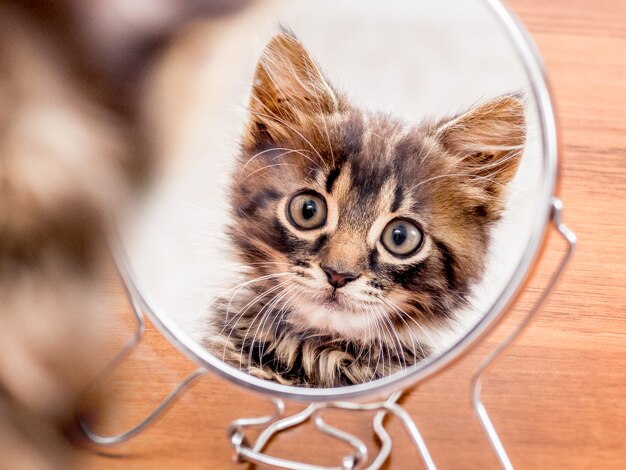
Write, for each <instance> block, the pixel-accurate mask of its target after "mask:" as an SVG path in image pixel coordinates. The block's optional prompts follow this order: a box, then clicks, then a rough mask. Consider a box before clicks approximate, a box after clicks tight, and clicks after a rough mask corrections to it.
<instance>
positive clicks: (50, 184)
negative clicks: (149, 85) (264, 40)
mask: <svg viewBox="0 0 626 470" xmlns="http://www.w3.org/2000/svg"><path fill="white" fill-rule="evenodd" d="M245 3H247V2H246V1H237V2H223V1H203V0H189V1H178V0H158V1H155V2H154V3H153V5H152V6H151V7H150V8H147V9H146V8H143V9H142V8H125V7H127V6H128V5H129V3H128V2H124V1H108V0H106V1H95V2H82V1H78V0H76V1H74V0H63V1H59V2H47V1H40V0H25V1H20V2H10V1H0V449H1V451H0V467H1V468H10V469H22V468H24V469H26V468H28V469H30V468H37V469H45V468H72V467H73V466H75V465H77V460H76V457H77V455H76V454H77V453H76V452H75V451H73V449H72V447H71V445H70V439H69V435H70V434H72V433H73V432H74V430H75V419H76V416H77V413H78V412H79V408H80V405H81V394H82V392H83V391H84V390H85V388H86V386H87V385H88V383H89V382H90V380H92V379H93V378H94V376H95V374H96V373H97V372H98V371H97V370H95V369H96V365H102V363H101V361H98V360H97V358H98V353H99V352H100V348H101V347H102V344H103V342H104V340H105V338H102V331H103V330H102V322H103V319H104V318H105V314H106V313H109V312H106V311H105V309H106V305H107V303H106V295H105V292H104V289H103V285H102V282H101V277H102V276H101V271H102V264H101V263H100V262H99V260H100V259H101V258H102V256H103V254H105V253H106V248H107V243H106V233H107V228H106V222H105V221H106V219H107V216H108V213H109V212H110V211H113V210H115V209H117V208H119V207H120V206H121V205H122V204H123V203H124V202H128V200H129V199H128V196H129V194H131V193H135V192H136V189H137V187H136V186H137V185H138V183H139V182H140V181H144V180H145V178H141V177H142V176H144V175H146V174H149V173H150V170H152V169H153V168H154V167H155V166H156V165H157V164H156V162H154V160H151V159H150V158H147V156H148V148H149V144H150V138H151V136H149V135H146V133H145V131H146V126H145V123H144V122H143V117H142V113H141V108H142V102H141V101H142V94H141V91H142V90H143V87H144V84H145V82H146V80H147V79H148V78H149V76H150V73H151V72H152V68H153V67H154V64H155V62H156V61H157V59H158V58H159V56H160V54H161V52H162V50H163V48H165V46H166V45H167V44H168V43H169V42H170V41H171V39H172V36H173V35H174V34H175V33H176V32H177V31H178V29H180V27H181V25H182V24H184V23H185V22H186V21H187V20H189V19H190V18H197V17H198V15H210V14H223V13H225V12H230V11H234V10H236V9H237V8H238V7H240V6H242V5H243V4H245ZM131 187H132V190H131Z"/></svg>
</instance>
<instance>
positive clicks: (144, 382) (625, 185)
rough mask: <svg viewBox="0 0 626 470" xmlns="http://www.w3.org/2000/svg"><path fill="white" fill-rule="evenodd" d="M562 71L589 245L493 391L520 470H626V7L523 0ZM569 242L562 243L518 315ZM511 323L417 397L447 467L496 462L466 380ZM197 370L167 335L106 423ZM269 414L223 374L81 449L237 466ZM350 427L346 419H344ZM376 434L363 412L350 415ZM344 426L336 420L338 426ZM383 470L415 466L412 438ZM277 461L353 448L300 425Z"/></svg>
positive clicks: (564, 111)
mask: <svg viewBox="0 0 626 470" xmlns="http://www.w3.org/2000/svg"><path fill="white" fill-rule="evenodd" d="M510 3H511V6H512V7H513V9H514V10H515V11H516V12H517V13H518V14H519V15H520V16H521V18H522V19H523V20H524V22H525V23H526V25H527V27H528V28H529V29H530V31H531V33H532V34H533V37H534V39H535V41H536V42H537V44H538V46H539V48H540V50H541V52H542V53H543V56H544V58H545V61H546V63H547V67H548V70H549V73H550V77H551V81H552V85H553V88H554V91H555V94H556V99H557V105H558V110H559V114H560V121H561V128H562V149H563V155H562V156H563V162H562V185H561V195H562V199H563V201H564V203H565V208H566V211H565V219H566V221H567V223H568V224H569V225H570V226H571V227H572V228H573V229H574V230H575V231H576V232H577V234H578V236H579V242H580V246H579V251H578V253H577V255H576V257H575V260H574V262H573V263H572V265H571V266H570V268H569V270H568V272H567V274H566V276H565V278H564V279H563V281H562V282H561V284H560V285H559V287H558V289H557V291H556V292H555V293H554V294H553V295H552V296H551V298H550V299H549V302H548V303H547V305H546V306H545V308H544V309H543V310H542V312H541V314H540V315H539V316H538V318H537V319H536V320H535V322H534V323H533V324H532V325H531V326H530V328H529V329H528V331H527V332H526V333H525V335H524V336H523V337H522V338H521V340H520V341H519V342H518V343H517V344H516V345H515V347H514V348H512V349H511V350H510V351H509V352H508V354H507V355H506V357H504V358H503V359H502V360H501V361H500V362H499V363H498V364H497V366H496V367H495V368H494V370H493V371H492V372H491V373H490V374H489V378H488V380H487V382H486V384H485V387H484V398H485V401H486V403H487V405H488V409H489V410H490V412H491V414H492V416H493V420H494V423H495V425H496V426H497V428H498V430H499V431H500V433H501V437H502V440H503V442H504V444H505V445H506V447H507V449H508V451H509V453H510V457H511V460H512V461H513V463H514V464H515V466H516V467H517V468H529V469H530V468H532V469H535V468H541V469H557V468H564V469H575V468H602V469H611V468H615V469H618V468H619V469H623V468H626V315H625V313H626V222H625V221H626V2H624V0H599V1H595V2H591V1H589V0H549V1H539V0H512V1H511V2H510ZM563 248H564V245H563V243H562V242H561V240H559V239H558V238H557V237H552V239H551V241H550V246H549V250H548V252H547V256H546V257H545V259H544V261H543V262H542V265H541V266H540V268H539V270H538V273H537V276H536V278H535V280H534V282H533V283H532V284H531V287H530V289H529V291H528V294H527V295H525V296H524V297H523V298H522V299H521V300H520V302H519V304H518V305H517V307H516V309H515V312H514V315H513V317H512V318H511V320H514V319H515V318H519V316H518V315H519V313H520V312H523V311H525V309H526V308H527V307H528V305H529V303H530V302H531V301H532V299H533V298H534V297H535V296H536V295H537V293H538V291H539V288H540V286H542V285H544V284H545V282H546V279H547V277H548V276H549V274H550V272H551V270H552V269H553V268H554V266H555V265H556V263H557V261H558V259H559V256H560V255H561V253H562V250H563ZM511 324H512V323H511V321H507V322H505V324H503V325H502V326H501V327H499V329H498V330H497V331H496V332H495V333H494V335H492V337H491V338H490V341H488V344H486V345H482V346H481V347H479V348H478V349H477V350H476V351H475V352H474V353H472V354H471V355H470V356H469V357H467V358H466V359H464V360H463V361H462V362H460V363H459V364H458V365H457V366H456V367H454V368H453V369H451V370H449V371H446V372H445V373H444V374H442V375H440V376H438V377H436V378H435V379H433V380H432V381H429V382H427V383H425V384H424V385H423V386H421V387H420V388H419V389H418V390H413V391H412V392H410V393H409V394H408V396H407V397H406V398H405V400H404V405H405V407H406V408H407V409H408V410H409V411H410V413H411V414H412V416H413V417H414V418H415V420H416V422H417V423H418V424H419V426H420V428H421V430H422V432H423V435H424V437H425V439H426V441H427V442H428V444H429V446H430V449H431V452H432V454H433V458H434V460H435V461H436V463H437V464H438V466H439V467H440V468H442V469H464V468H470V469H474V468H479V469H483V468H497V461H496V460H495V458H494V457H493V455H492V453H491V452H490V448H489V445H488V443H487V441H486V440H485V438H484V436H483V434H482V432H481V429H480V426H479V425H478V423H477V422H476V420H475V419H474V415H473V412H472V410H471V408H470V405H469V398H468V397H469V393H468V378H469V376H470V373H471V371H472V369H473V367H474V366H475V364H476V363H477V361H478V360H479V359H480V357H481V356H482V355H484V353H485V351H486V350H487V349H488V348H489V346H490V345H493V344H494V341H495V340H496V339H497V338H500V337H502V335H503V334H504V333H506V331H508V330H509V329H510V326H511ZM192 369H193V365H192V364H190V363H189V362H188V361H186V360H185V359H183V358H182V357H181V356H180V354H179V353H178V352H176V351H175V350H174V349H173V348H172V347H171V346H169V345H168V344H167V343H166V341H165V340H163V339H162V338H161V337H160V336H159V335H158V334H156V333H155V332H154V331H152V330H150V329H149V330H148V333H147V342H146V344H144V345H143V346H142V347H141V348H140V350H139V351H138V352H137V353H136V354H134V355H133V356H132V357H131V358H130V360H128V361H126V362H125V363H124V366H123V368H122V370H121V371H120V372H119V374H118V375H117V376H116V380H117V384H118V386H117V387H115V388H116V390H119V394H117V395H116V398H115V399H112V402H111V406H110V410H108V413H107V419H106V423H105V424H104V428H103V429H106V430H107V431H115V430H120V429H122V428H123V427H124V426H127V425H129V424H131V423H133V422H136V421H138V420H139V419H140V418H141V417H142V416H143V415H144V413H146V412H147V411H148V410H149V409H150V408H151V407H152V406H153V405H154V404H155V403H156V402H157V401H158V400H159V399H160V398H161V397H163V396H164V395H165V394H166V393H167V391H168V390H169V389H170V388H171V386H172V385H173V384H174V383H175V382H176V381H177V380H178V379H179V378H181V377H182V376H183V375H184V374H185V373H186V372H188V371H191V370H192ZM268 409H269V407H268V406H267V405H266V404H265V403H264V402H263V401H262V400H260V399H259V398H257V397H254V396H252V395H249V394H247V393H244V392H243V391H241V390H239V389H237V388H235V387H234V386H232V385H230V384H228V383H225V382H223V381H222V380H220V379H217V378H206V379H204V380H202V381H201V382H199V383H198V384H197V385H196V386H195V387H194V388H193V389H192V390H191V391H190V393H188V394H187V395H185V396H184V397H183V398H182V399H181V401H180V402H179V403H178V405H177V407H176V409H175V410H174V411H173V412H172V413H170V414H169V415H167V416H166V417H164V418H163V419H162V420H160V421H159V422H158V423H157V424H156V425H155V426H154V427H152V428H151V429H150V430H149V431H148V432H146V433H145V434H142V435H140V436H139V437H137V438H136V439H134V440H132V441H130V442H129V443H128V444H126V445H123V446H121V447H120V448H116V449H115V450H114V451H111V452H110V453H108V454H94V453H91V452H85V466H86V467H93V468H98V469H112V468H124V469H144V468H150V469H152V468H164V469H178V468H185V469H195V468H198V469H199V468H217V469H221V468H225V469H228V468H241V467H242V466H241V465H239V464H235V463H233V462H232V461H231V451H230V447H229V445H228V444H227V441H226V437H225V429H226V426H227V424H228V423H229V422H230V421H231V420H232V419H235V418H237V417H241V416H255V415H259V414H261V413H263V412H264V411H267V410H268ZM335 419H338V418H335ZM341 419H342V420H343V423H344V426H345V427H346V429H348V430H354V431H355V432H357V433H358V434H359V435H362V436H364V437H365V438H368V437H369V436H370V435H371V430H370V427H369V426H370V424H369V421H368V419H367V417H364V416H361V417H359V418H356V417H354V416H342V417H341ZM331 422H332V420H331ZM389 428H390V430H391V432H392V434H393V435H394V439H395V440H394V442H395V448H394V452H393V456H392V458H391V460H390V463H389V465H388V467H387V468H390V469H403V468H419V467H420V463H419V461H418V458H417V454H416V453H415V451H414V450H413V449H412V447H411V445H410V444H409V442H408V440H407V438H406V437H405V436H404V435H403V433H402V429H401V428H400V426H399V425H398V423H395V422H393V420H392V421H390V423H389ZM270 450H271V451H272V452H274V453H275V454H277V455H282V456H286V457H291V458H304V459H306V460H308V461H311V462H315V463H319V464H326V465H333V464H334V465H336V464H337V463H338V462H339V458H340V456H341V455H343V452H345V451H346V450H347V448H345V447H342V446H340V445H338V444H335V443H332V442H330V441H329V440H328V439H325V438H323V437H321V436H320V435H318V434H316V433H314V432H311V429H310V428H301V429H298V430H296V431H294V432H292V433H290V434H288V435H286V436H284V437H283V438H281V439H279V440H277V441H276V442H274V443H273V444H272V446H271V447H270Z"/></svg>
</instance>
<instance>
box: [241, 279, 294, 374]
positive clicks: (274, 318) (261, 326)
mask: <svg viewBox="0 0 626 470" xmlns="http://www.w3.org/2000/svg"><path fill="white" fill-rule="evenodd" d="M297 288H298V286H294V285H291V286H289V287H288V288H287V289H285V290H283V294H284V295H283V296H282V297H281V298H279V299H278V300H277V301H276V302H275V303H274V305H273V306H272V309H271V310H268V313H269V315H266V316H265V320H263V321H262V322H260V323H259V327H258V328H257V331H256V332H255V334H254V336H255V338H256V336H257V334H258V333H259V332H263V330H265V331H271V329H272V325H273V324H274V322H275V321H276V318H277V317H278V315H280V312H281V310H282V309H279V310H278V311H275V307H276V306H277V305H278V304H279V303H280V301H281V300H282V299H283V298H284V297H285V296H286V295H287V294H289V293H291V292H293V291H294V290H296V289H297ZM294 295H295V294H294ZM292 297H293V296H292ZM272 314H273V315H272ZM270 315H271V316H273V318H272V321H271V323H270V324H269V326H268V327H267V328H265V323H266V321H267V318H269V317H270ZM265 343H266V342H264V343H263V346H262V349H261V353H260V354H259V367H261V368H262V367H263V356H264V355H265ZM252 344H254V339H253V340H252ZM251 357H252V353H251V354H250V358H251ZM250 358H249V359H248V362H250Z"/></svg>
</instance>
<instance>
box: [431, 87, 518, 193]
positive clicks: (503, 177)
mask: <svg viewBox="0 0 626 470" xmlns="http://www.w3.org/2000/svg"><path fill="white" fill-rule="evenodd" d="M434 136H435V137H436V138H437V140H438V141H439V142H440V143H441V144H442V145H443V146H444V147H445V148H446V149H447V150H448V151H449V152H450V153H451V154H452V155H454V156H455V157H456V158H458V160H459V161H458V168H459V170H460V171H464V172H467V173H468V174H469V175H476V176H477V177H478V178H477V180H480V179H482V181H483V183H482V185H483V186H489V182H490V180H491V181H492V182H494V183H495V184H493V185H492V186H493V187H492V192H495V194H499V193H500V192H501V189H502V185H505V184H507V183H509V182H510V181H511V180H512V179H513V177H514V176H515V172H516V171H517V167H518V166H519V162H520V159H521V156H522V152H523V151H524V144H525V141H526V118H525V113H524V103H523V101H522V98H521V96H520V95H504V96H501V97H499V98H495V99H493V100H491V101H488V102H486V103H484V104H482V105H480V106H477V107H475V108H473V109H471V110H470V111H468V112H466V113H464V114H462V115H460V116H457V117H455V118H452V119H448V120H446V121H444V122H441V123H439V124H438V125H437V126H436V127H435V129H434ZM477 182H478V183H479V184H480V181H477Z"/></svg>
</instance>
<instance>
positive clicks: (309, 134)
mask: <svg viewBox="0 0 626 470" xmlns="http://www.w3.org/2000/svg"><path fill="white" fill-rule="evenodd" d="M525 138H526V124H525V117H524V106H523V103H522V101H521V99H520V98H519V97H518V96H516V95H505V96H502V97H499V98H496V99H493V100H491V101H488V102H486V103H484V104H481V105H480V106H477V107H475V108H473V109H471V110H469V111H467V112H465V113H462V114H459V115H457V116H453V117H449V118H445V119H440V120H436V121H428V122H422V123H421V124H419V125H412V124H407V123H405V122H402V121H401V120H399V119H396V118H394V117H392V116H388V115H385V114H381V113H372V112H368V111H363V110H361V109H359V108H357V107H356V106H354V105H353V104H352V103H351V102H350V101H348V99H347V98H346V97H345V96H343V95H342V94H340V93H339V92H337V91H336V90H335V89H334V88H333V87H332V86H331V85H330V84H329V83H328V81H327V80H326V78H325V77H324V76H323V74H322V72H321V71H320V69H319V67H318V65H317V64H316V63H315V62H314V61H313V59H312V58H311V56H310V55H309V54H308V52H307V51H306V50H305V48H304V47H303V45H302V44H301V43H300V42H299V41H298V40H297V39H296V38H295V37H294V36H293V35H292V34H291V33H289V32H288V31H281V32H280V33H279V34H278V35H276V36H275V37H274V38H273V39H272V40H271V41H270V42H269V44H268V45H267V46H266V48H265V50H264V52H263V53H262V56H261V58H260V60H259V62H258V64H257V66H256V70H255V75H254V79H253V84H252V92H251V98H250V103H249V122H248V125H247V128H246V131H245V135H244V136H243V141H242V146H241V153H240V155H239V158H238V161H237V169H236V170H235V172H234V175H233V180H232V185H231V188H230V202H231V206H232V223H231V225H230V230H229V237H230V240H231V242H232V245H233V246H234V248H235V251H236V254H237V257H238V259H239V261H240V262H241V263H242V264H243V265H244V266H245V267H246V268H247V276H246V278H245V279H244V282H243V283H242V284H240V285H239V286H237V287H235V288H233V289H231V290H230V291H228V292H226V293H225V294H224V295H223V296H222V298H220V299H219V300H218V301H217V302H215V303H214V304H213V305H212V306H211V309H212V310H213V312H212V314H211V320H210V323H211V324H210V335H209V337H208V338H207V339H206V342H205V343H206V346H207V347H209V348H210V349H211V350H212V351H213V352H214V353H215V354H216V355H218V356H221V357H223V358H224V360H225V361H226V362H228V363H230V364H232V365H234V366H235V367H238V368H241V369H243V370H246V371H248V372H249V373H251V374H253V375H255V376H258V377H262V378H266V379H270V380H274V381H277V382H280V383H283V384H292V385H298V386H309V387H332V386H340V385H349V384H357V383H362V382H365V381H370V380H373V379H376V378H380V377H383V376H385V375H388V374H390V373H392V372H395V371H399V370H403V369H404V368H406V367H407V366H410V365H412V364H415V363H416V362H418V361H420V360H421V359H423V358H425V357H427V356H428V355H429V354H430V353H431V352H432V350H433V349H434V348H435V347H436V344H435V342H434V340H432V339H431V337H430V335H429V331H436V330H438V329H441V328H446V327H447V326H449V325H451V323H453V322H454V321H455V319H456V318H457V316H458V315H459V314H460V312H461V311H462V309H463V307H467V305H468V296H469V295H470V290H471V288H472V286H473V285H474V284H475V283H476V282H478V281H479V280H480V279H481V276H482V274H483V272H484V270H485V260H486V254H487V249H488V246H489V242H490V231H491V229H492V227H493V226H494V224H495V223H496V222H497V221H498V220H499V218H500V215H501V212H502V211H503V208H504V202H505V189H506V185H507V184H508V183H509V182H510V181H511V179H512V178H513V176H514V175H515V172H516V170H517V167H518V165H519V161H520V158H521V155H522V151H523V148H524V143H525Z"/></svg>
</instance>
